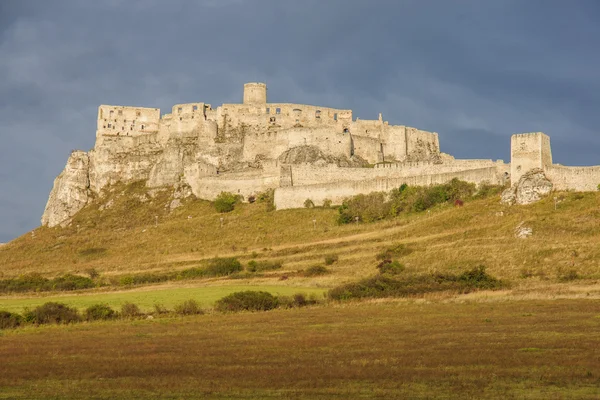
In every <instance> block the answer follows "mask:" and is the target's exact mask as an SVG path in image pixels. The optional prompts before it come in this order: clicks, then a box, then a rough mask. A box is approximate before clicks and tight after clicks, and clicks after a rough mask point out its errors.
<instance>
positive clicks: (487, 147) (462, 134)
mask: <svg viewBox="0 0 600 400" xmlns="http://www.w3.org/2000/svg"><path fill="white" fill-rule="evenodd" d="M249 81H264V82H267V84H268V87H269V99H270V100H271V101H273V102H297V103H308V104H318V105H324V106H331V107H339V108H351V109H353V110H354V114H355V116H358V117H359V118H364V119H375V118H377V113H379V112H382V113H383V115H384V119H386V120H389V121H390V123H393V124H403V125H409V126H415V127H418V128H421V129H426V130H430V131H435V132H438V133H439V135H440V144H441V147H442V151H444V152H446V153H450V154H452V155H454V156H455V157H459V158H493V159H497V158H501V159H504V160H505V161H509V158H510V156H509V152H510V140H509V138H510V135H511V134H513V133H520V132H531V131H543V132H545V133H547V134H548V135H550V137H551V139H552V149H553V155H554V162H557V163H561V164H565V165H569V164H571V165H594V164H600V159H599V157H598V154H599V153H600V137H599V136H598V134H597V130H598V127H599V126H600V112H599V110H598V109H599V108H600V2H598V1H595V0H587V1H585V0H571V1H564V0H497V1H493V0H486V1H481V0H452V1H448V0H390V1H386V0H380V1H377V0H368V1H367V0H363V1H358V0H356V1H354V0H302V1H281V0H204V1H202V0H198V1H184V0H169V1H166V0H161V1H159V0H143V1H142V0H104V1H103V0H95V1H79V0H71V1H67V0H53V1H46V0H38V1H34V0H0V242H6V241H9V240H10V239H12V238H14V237H16V236H18V235H21V234H23V233H25V232H27V231H28V230H30V229H32V228H35V227H36V226H38V225H39V219H40V217H41V214H42V212H43V209H44V206H45V203H46V200H47V196H48V193H49V192H50V189H51V187H52V182H53V180H54V178H55V177H56V175H58V174H59V173H60V171H61V170H62V168H63V167H64V165H65V163H66V160H67V157H68V155H69V152H70V151H71V150H73V149H83V150H89V149H90V148H91V147H92V146H93V144H94V136H95V120H96V113H97V108H98V105H99V104H118V105H139V106H148V107H160V108H161V109H162V112H163V113H166V112H168V110H170V108H171V106H172V105H173V104H176V103H184V102H192V101H206V102H208V103H211V104H213V106H216V105H220V104H221V103H223V102H239V101H241V96H242V85H243V83H244V82H249Z"/></svg>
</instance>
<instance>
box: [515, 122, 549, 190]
mask: <svg viewBox="0 0 600 400" xmlns="http://www.w3.org/2000/svg"><path fill="white" fill-rule="evenodd" d="M550 166H552V151H551V150H550V138H549V137H548V136H547V135H545V134H544V133H542V132H533V133H520V134H517V135H512V137H511V138H510V182H511V184H512V185H514V184H515V183H517V182H519V179H520V178H521V176H523V174H525V173H526V172H527V171H529V170H531V169H534V168H541V169H545V168H546V167H550Z"/></svg>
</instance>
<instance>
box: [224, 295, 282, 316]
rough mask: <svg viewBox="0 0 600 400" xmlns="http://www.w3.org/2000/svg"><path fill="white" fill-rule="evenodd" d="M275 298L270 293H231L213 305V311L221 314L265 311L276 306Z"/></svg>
mask: <svg viewBox="0 0 600 400" xmlns="http://www.w3.org/2000/svg"><path fill="white" fill-rule="evenodd" d="M278 304H279V303H278V300H277V297H275V296H273V295H272V294H271V293H268V292H262V291H252V290H247V291H244V292H235V293H231V294H230V295H228V296H225V297H223V298H222V299H220V300H219V301H217V303H216V304H215V309H216V310H217V311H221V312H237V311H267V310H271V309H273V308H276V307H277V306H278Z"/></svg>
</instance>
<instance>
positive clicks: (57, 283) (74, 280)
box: [50, 274, 96, 291]
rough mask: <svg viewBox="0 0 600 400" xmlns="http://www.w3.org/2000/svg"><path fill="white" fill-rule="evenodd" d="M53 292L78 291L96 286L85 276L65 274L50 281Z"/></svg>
mask: <svg viewBox="0 0 600 400" xmlns="http://www.w3.org/2000/svg"><path fill="white" fill-rule="evenodd" d="M50 284H51V286H52V289H53V290H64V291H69V290H80V289H89V288H93V287H94V286H96V285H95V284H94V281H92V280H91V279H90V278H88V277H86V276H79V275H71V274H66V275H63V276H59V277H57V278H54V279H53V280H52V281H50Z"/></svg>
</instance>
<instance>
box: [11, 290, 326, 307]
mask: <svg viewBox="0 0 600 400" xmlns="http://www.w3.org/2000/svg"><path fill="white" fill-rule="evenodd" d="M244 290H262V291H266V292H269V293H271V294H273V295H283V296H291V295H293V294H295V293H306V294H312V293H314V294H316V295H319V296H322V294H323V293H324V292H325V291H326V289H322V288H314V287H312V288H308V287H293V286H274V285H257V286H252V285H232V286H203V287H167V288H160V289H152V288H147V289H145V290H131V291H120V292H116V293H113V292H102V293H90V294H87V293H84V294H64V295H63V294H61V295H50V296H35V297H16V298H10V297H4V298H0V310H6V311H10V312H16V313H22V312H23V309H24V308H25V307H28V308H30V309H32V308H34V307H37V306H39V305H42V304H44V303H46V302H49V301H55V302H60V303H65V304H67V305H69V306H71V307H75V308H78V309H79V310H83V309H85V308H87V307H89V306H91V305H93V304H98V303H103V304H108V305H109V306H110V307H112V308H114V309H119V308H120V307H121V305H122V304H123V303H125V302H131V303H134V304H137V305H138V306H139V307H140V308H141V309H142V311H152V309H153V306H154V304H155V303H159V304H162V305H163V306H165V307H167V308H169V309H172V308H173V306H174V305H175V304H178V303H181V302H183V301H185V300H189V299H194V300H196V301H197V302H198V303H200V305H201V306H202V307H203V308H208V307H212V306H213V304H214V303H215V302H216V301H217V300H219V299H221V298H223V297H225V296H227V295H228V294H231V293H233V292H238V291H244Z"/></svg>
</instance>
